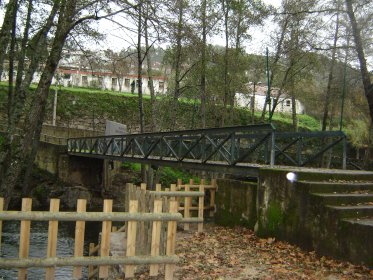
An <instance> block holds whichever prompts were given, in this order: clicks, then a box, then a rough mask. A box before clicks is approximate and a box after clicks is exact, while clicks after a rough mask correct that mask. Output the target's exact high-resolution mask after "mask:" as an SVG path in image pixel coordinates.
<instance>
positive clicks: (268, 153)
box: [67, 124, 347, 176]
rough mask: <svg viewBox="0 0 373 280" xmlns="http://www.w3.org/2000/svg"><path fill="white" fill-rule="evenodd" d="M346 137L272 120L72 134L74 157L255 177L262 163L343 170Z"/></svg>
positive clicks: (338, 132)
mask: <svg viewBox="0 0 373 280" xmlns="http://www.w3.org/2000/svg"><path fill="white" fill-rule="evenodd" d="M346 143H347V142H346V135H345V134H344V133H343V132H341V131H327V132H278V131H276V129H275V128H274V127H273V126H272V125H271V124H263V125H250V126H237V127H224V128H210V129H197V130H183V131H172V132H159V133H143V134H129V135H112V136H99V137H84V138H70V139H68V141H67V147H68V153H69V154H70V155H74V156H85V157H94V158H102V159H108V160H119V161H126V162H138V163H146V164H151V165H155V166H160V165H166V166H172V167H179V168H187V169H200V170H210V171H216V172H223V173H231V174H242V175H246V176H256V175H257V172H258V168H259V167H262V166H274V165H286V166H308V167H320V164H321V160H322V158H323V156H324V155H327V154H328V153H329V154H328V155H330V157H331V159H332V167H333V168H342V169H346V164H347V160H346V159H347V157H346V154H347V153H346V148H347V147H346V146H347V144H346Z"/></svg>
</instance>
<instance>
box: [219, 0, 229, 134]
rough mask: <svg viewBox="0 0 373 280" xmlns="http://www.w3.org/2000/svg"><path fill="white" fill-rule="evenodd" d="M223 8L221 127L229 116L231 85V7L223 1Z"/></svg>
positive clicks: (225, 0)
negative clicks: (223, 42) (229, 19)
mask: <svg viewBox="0 0 373 280" xmlns="http://www.w3.org/2000/svg"><path fill="white" fill-rule="evenodd" d="M222 8H223V13H224V35H225V50H224V70H223V72H224V97H223V106H224V110H223V114H222V118H221V126H222V127H223V126H224V122H225V119H226V118H227V116H228V108H227V107H228V101H229V96H230V94H229V85H228V67H229V65H228V64H229V58H228V55H229V30H228V17H229V7H228V1H227V0H222Z"/></svg>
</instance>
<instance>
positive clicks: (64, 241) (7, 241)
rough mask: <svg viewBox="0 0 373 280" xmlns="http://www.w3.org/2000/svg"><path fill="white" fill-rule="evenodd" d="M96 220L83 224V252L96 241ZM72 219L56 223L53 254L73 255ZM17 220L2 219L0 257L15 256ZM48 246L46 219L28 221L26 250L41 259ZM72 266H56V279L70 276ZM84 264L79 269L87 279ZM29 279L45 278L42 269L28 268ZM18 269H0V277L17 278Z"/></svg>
mask: <svg viewBox="0 0 373 280" xmlns="http://www.w3.org/2000/svg"><path fill="white" fill-rule="evenodd" d="M100 229H101V224H100V223H90V222H87V223H86V230H85V232H86V233H85V235H86V236H85V241H84V255H85V256H87V255H88V247H89V243H90V242H94V243H95V244H97V240H98V232H99V231H100ZM74 235H75V222H60V223H59V224H58V239H57V240H58V241H57V257H72V256H73V255H74ZM19 236H20V222H19V221H4V222H3V234H2V244H1V257H2V258H18V251H19ZM47 246H48V222H31V236H30V253H29V256H30V258H31V257H34V258H45V257H46V252H47ZM72 271H73V268H72V267H56V273H55V276H56V277H55V279H56V280H68V279H69V280H70V279H72ZM87 271H88V269H87V267H84V268H83V279H87ZM27 276H28V278H27V279H29V280H40V279H45V269H44V268H29V269H28V270H27ZM17 277H18V271H17V270H16V269H13V270H4V269H0V280H8V279H9V280H13V279H17Z"/></svg>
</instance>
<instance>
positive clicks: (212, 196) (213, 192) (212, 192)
mask: <svg viewBox="0 0 373 280" xmlns="http://www.w3.org/2000/svg"><path fill="white" fill-rule="evenodd" d="M211 185H212V187H213V188H212V189H210V217H214V213H215V195H216V186H217V184H216V179H211Z"/></svg>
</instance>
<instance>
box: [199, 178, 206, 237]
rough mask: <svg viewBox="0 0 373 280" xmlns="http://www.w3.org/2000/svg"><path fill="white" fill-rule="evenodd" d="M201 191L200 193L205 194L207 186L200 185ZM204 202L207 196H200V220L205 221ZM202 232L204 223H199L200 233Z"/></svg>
mask: <svg viewBox="0 0 373 280" xmlns="http://www.w3.org/2000/svg"><path fill="white" fill-rule="evenodd" d="M203 183H204V182H203ZM199 191H200V192H205V186H204V185H200V186H199ZM204 200H205V196H200V197H199V198H198V218H200V219H203V212H204ZM202 231H203V222H200V223H198V232H202Z"/></svg>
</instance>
